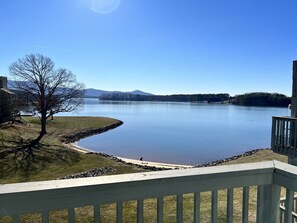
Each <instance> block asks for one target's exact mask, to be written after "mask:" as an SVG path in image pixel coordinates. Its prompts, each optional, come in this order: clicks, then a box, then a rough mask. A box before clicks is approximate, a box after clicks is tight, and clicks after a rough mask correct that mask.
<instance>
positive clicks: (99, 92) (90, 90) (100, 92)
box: [84, 88, 154, 98]
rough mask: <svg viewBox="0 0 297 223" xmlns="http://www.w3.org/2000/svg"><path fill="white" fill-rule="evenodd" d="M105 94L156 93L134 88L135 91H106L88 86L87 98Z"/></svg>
mask: <svg viewBox="0 0 297 223" xmlns="http://www.w3.org/2000/svg"><path fill="white" fill-rule="evenodd" d="M103 94H133V95H146V96H148V95H154V94H152V93H148V92H144V91H141V90H134V91H127V92H123V91H106V90H100V89H95V88H87V89H85V96H84V97H85V98H94V97H100V96H101V95H103Z"/></svg>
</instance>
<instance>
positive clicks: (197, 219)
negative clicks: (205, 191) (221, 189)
mask: <svg viewBox="0 0 297 223" xmlns="http://www.w3.org/2000/svg"><path fill="white" fill-rule="evenodd" d="M194 223H200V193H194Z"/></svg>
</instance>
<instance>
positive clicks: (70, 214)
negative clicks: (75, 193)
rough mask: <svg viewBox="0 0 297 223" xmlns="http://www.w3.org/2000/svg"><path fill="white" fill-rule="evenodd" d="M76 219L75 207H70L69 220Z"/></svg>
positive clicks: (71, 222)
mask: <svg viewBox="0 0 297 223" xmlns="http://www.w3.org/2000/svg"><path fill="white" fill-rule="evenodd" d="M74 221H75V213H74V208H69V209H68V222H69V223H73V222H74Z"/></svg>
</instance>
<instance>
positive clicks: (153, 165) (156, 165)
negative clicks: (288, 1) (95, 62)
mask: <svg viewBox="0 0 297 223" xmlns="http://www.w3.org/2000/svg"><path fill="white" fill-rule="evenodd" d="M64 145H65V146H67V147H68V148H70V149H73V150H76V151H77V152H80V153H84V154H96V155H99V156H104V157H106V158H109V159H112V160H114V161H116V162H120V163H124V164H128V165H134V166H137V167H142V168H144V169H150V170H169V169H188V168H199V167H210V166H217V165H220V164H223V163H227V162H230V161H233V160H237V159H239V158H242V157H246V156H251V155H253V154H255V153H257V152H258V151H262V150H268V149H269V148H261V149H253V150H250V151H246V152H243V153H241V154H239V155H235V156H231V157H227V158H223V159H219V160H215V161H210V162H207V163H204V164H198V165H185V164H174V163H162V162H154V161H147V160H136V159H130V158H125V157H120V156H114V155H109V154H106V153H100V152H96V151H93V150H90V149H87V148H83V147H81V146H78V145H77V144H76V142H74V143H68V144H64Z"/></svg>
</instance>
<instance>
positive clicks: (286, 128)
mask: <svg viewBox="0 0 297 223" xmlns="http://www.w3.org/2000/svg"><path fill="white" fill-rule="evenodd" d="M288 133H289V121H288V120H286V121H285V139H284V140H285V142H284V144H285V147H286V148H287V149H289V151H290V152H289V153H290V155H291V154H292V153H291V152H292V151H291V147H290V144H289V143H288V140H289V134H288Z"/></svg>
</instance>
